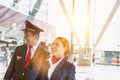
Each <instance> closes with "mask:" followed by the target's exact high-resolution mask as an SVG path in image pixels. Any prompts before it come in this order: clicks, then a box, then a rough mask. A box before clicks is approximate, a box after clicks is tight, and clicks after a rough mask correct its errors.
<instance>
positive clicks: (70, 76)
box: [44, 57, 76, 80]
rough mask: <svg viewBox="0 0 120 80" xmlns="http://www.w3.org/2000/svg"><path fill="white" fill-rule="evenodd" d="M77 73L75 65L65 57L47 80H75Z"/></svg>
mask: <svg viewBox="0 0 120 80" xmlns="http://www.w3.org/2000/svg"><path fill="white" fill-rule="evenodd" d="M75 73H76V72H75V66H74V65H73V64H72V63H70V62H69V61H68V60H67V57H64V58H63V59H62V61H61V62H60V63H59V64H58V65H57V67H56V68H55V70H54V71H53V73H52V75H51V77H50V79H47V80H75ZM44 80H45V79H44Z"/></svg>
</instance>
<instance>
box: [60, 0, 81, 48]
mask: <svg viewBox="0 0 120 80" xmlns="http://www.w3.org/2000/svg"><path fill="white" fill-rule="evenodd" d="M59 3H60V6H61V8H62V9H63V12H64V14H65V16H66V19H67V21H68V23H69V25H70V28H71V31H72V32H73V34H74V36H75V38H76V40H77V42H78V44H79V45H80V46H81V44H80V40H79V38H78V35H77V33H76V31H75V29H74V26H73V22H72V20H71V18H70V17H69V14H68V12H67V9H66V7H65V4H64V1H63V0H59Z"/></svg>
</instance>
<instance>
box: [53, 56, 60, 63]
mask: <svg viewBox="0 0 120 80" xmlns="http://www.w3.org/2000/svg"><path fill="white" fill-rule="evenodd" d="M60 59H61V58H57V57H56V56H52V64H54V63H56V62H58V61H59V60H60Z"/></svg>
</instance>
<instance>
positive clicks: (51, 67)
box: [48, 57, 63, 79]
mask: <svg viewBox="0 0 120 80" xmlns="http://www.w3.org/2000/svg"><path fill="white" fill-rule="evenodd" d="M62 59H63V58H61V59H60V60H59V61H58V62H56V63H54V64H52V61H51V57H50V58H49V63H50V68H49V69H48V79H50V77H51V76H52V74H53V72H54V70H55V68H56V67H57V65H58V64H59V63H60V61H61V60H62Z"/></svg>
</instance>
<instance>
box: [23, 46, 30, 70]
mask: <svg viewBox="0 0 120 80" xmlns="http://www.w3.org/2000/svg"><path fill="white" fill-rule="evenodd" d="M31 49H32V46H29V50H28V54H27V57H26V62H25V66H24V67H25V69H26V68H27V67H28V65H29V63H30V60H31Z"/></svg>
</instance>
